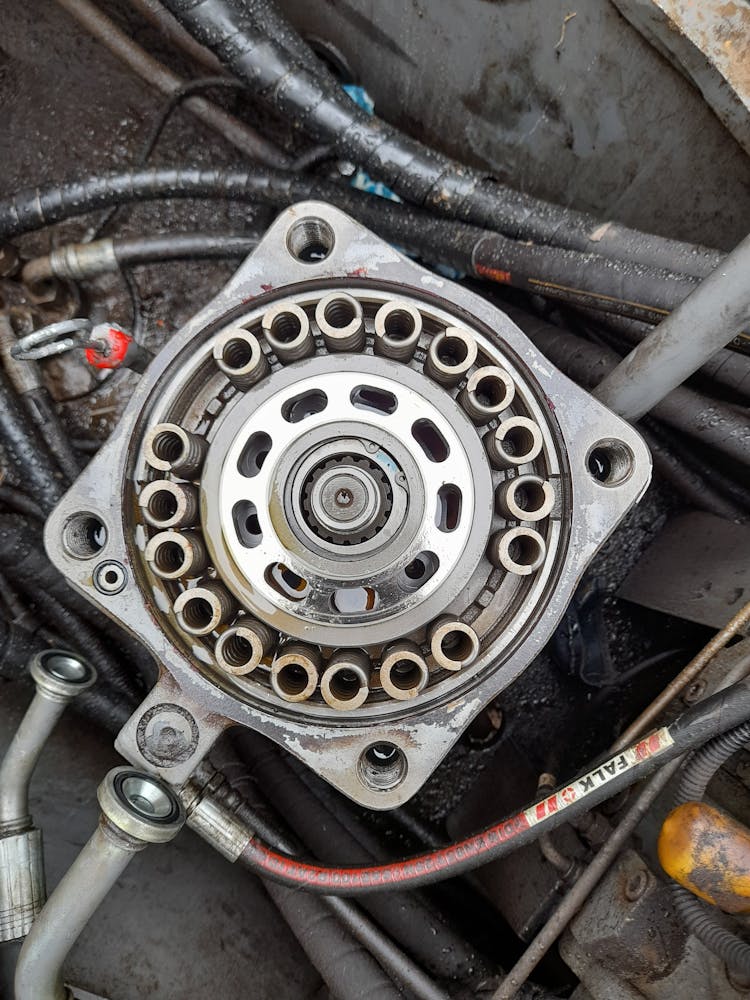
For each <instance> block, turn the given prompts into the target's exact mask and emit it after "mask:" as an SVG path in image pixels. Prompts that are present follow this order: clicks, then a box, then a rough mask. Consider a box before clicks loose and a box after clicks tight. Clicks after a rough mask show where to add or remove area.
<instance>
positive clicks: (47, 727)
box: [0, 691, 65, 829]
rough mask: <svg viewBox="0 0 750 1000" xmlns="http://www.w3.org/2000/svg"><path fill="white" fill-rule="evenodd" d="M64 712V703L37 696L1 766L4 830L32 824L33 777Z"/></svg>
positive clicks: (1, 822) (0, 810) (0, 812)
mask: <svg viewBox="0 0 750 1000" xmlns="http://www.w3.org/2000/svg"><path fill="white" fill-rule="evenodd" d="M64 711H65V702H64V701H50V699H49V698H47V696H46V695H45V694H43V693H42V692H41V691H37V693H36V694H35V695H34V699H33V701H32V702H31V704H30V705H29V707H28V708H27V710H26V714H25V715H24V717H23V719H22V720H21V724H20V725H19V727H18V729H17V730H16V734H15V736H14V737H13V740H12V742H11V744H10V746H9V747H8V751H7V753H6V754H5V757H3V762H2V764H0V829H7V828H8V827H9V826H16V827H19V828H20V827H22V826H25V825H26V824H27V823H28V822H29V821H30V818H29V784H30V782H31V775H32V773H33V771H34V768H35V767H36V764H37V761H38V760H39V757H40V755H41V753H42V750H43V749H44V745H45V743H46V742H47V740H48V739H49V736H50V734H51V732H52V730H53V729H54V728H55V725H56V724H57V720H58V719H59V718H60V716H61V715H62V713H63V712H64Z"/></svg>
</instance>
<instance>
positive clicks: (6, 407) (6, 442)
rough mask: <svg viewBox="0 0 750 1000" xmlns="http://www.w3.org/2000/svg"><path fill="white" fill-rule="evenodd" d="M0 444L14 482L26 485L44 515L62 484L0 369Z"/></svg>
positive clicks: (57, 497)
mask: <svg viewBox="0 0 750 1000" xmlns="http://www.w3.org/2000/svg"><path fill="white" fill-rule="evenodd" d="M0 445H2V448H3V451H4V452H5V457H6V459H7V462H8V464H9V465H11V466H12V467H13V468H14V471H15V474H16V478H17V479H18V481H19V482H22V483H24V484H25V485H26V484H28V489H27V492H28V493H29V495H30V497H31V499H32V500H33V501H34V502H35V503H36V504H37V505H38V506H39V507H40V508H41V510H42V511H43V512H44V513H45V514H48V513H49V512H50V511H51V510H52V508H53V507H54V506H55V504H56V503H57V501H58V500H59V499H60V497H61V496H62V494H63V490H64V485H63V482H62V480H61V479H58V478H56V476H55V474H54V472H53V468H54V461H53V459H52V456H51V455H50V452H49V449H48V448H47V445H46V444H45V442H44V441H43V440H42V437H41V435H40V434H39V432H38V430H37V428H36V427H34V425H33V424H32V423H31V420H30V419H29V416H28V414H27V413H25V412H24V410H23V408H22V406H21V403H20V401H19V399H18V396H17V395H16V392H15V390H14V389H13V386H12V385H11V384H10V382H9V380H8V377H7V375H6V374H5V372H4V371H2V370H1V369H0Z"/></svg>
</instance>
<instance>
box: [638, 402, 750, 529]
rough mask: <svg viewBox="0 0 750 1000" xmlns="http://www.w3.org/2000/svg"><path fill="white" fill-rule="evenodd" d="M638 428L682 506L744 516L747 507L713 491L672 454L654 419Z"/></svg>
mask: <svg viewBox="0 0 750 1000" xmlns="http://www.w3.org/2000/svg"><path fill="white" fill-rule="evenodd" d="M638 430H639V431H640V433H641V434H642V435H643V439H644V441H645V442H646V444H647V445H648V450H649V451H650V452H651V458H652V459H653V462H654V470H655V471H656V473H657V475H658V476H661V478H662V479H665V480H666V481H667V482H668V483H669V484H670V485H671V486H672V488H673V489H674V491H675V493H676V494H677V495H678V496H679V497H680V500H681V501H682V502H683V504H684V505H685V506H686V507H691V506H692V507H695V508H697V509H698V510H705V511H708V513H710V514H715V515H716V516H717V517H722V518H725V519H726V520H729V521H742V520H746V519H747V517H748V510H747V509H746V508H745V507H744V506H743V507H740V506H738V505H736V504H735V503H733V502H732V501H731V500H729V499H727V498H726V497H723V496H722V495H721V494H720V493H717V492H716V490H714V489H713V488H712V487H711V486H709V485H708V482H707V480H706V479H705V478H704V477H703V476H701V475H699V474H698V473H697V472H695V470H694V469H692V468H690V467H689V466H688V465H687V464H686V463H685V461H684V458H683V456H682V455H677V454H675V452H674V450H673V449H672V448H671V447H670V445H669V443H668V442H667V441H666V440H665V439H664V437H663V431H664V427H663V426H662V424H660V423H658V422H657V421H655V420H648V421H646V420H644V421H641V422H640V423H639V425H638Z"/></svg>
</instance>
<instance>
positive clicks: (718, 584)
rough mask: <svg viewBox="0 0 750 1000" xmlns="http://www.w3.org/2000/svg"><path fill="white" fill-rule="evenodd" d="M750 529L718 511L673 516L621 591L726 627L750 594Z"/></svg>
mask: <svg viewBox="0 0 750 1000" xmlns="http://www.w3.org/2000/svg"><path fill="white" fill-rule="evenodd" d="M749 551H750V528H748V526H747V525H744V524H735V523H734V522H733V521H724V520H722V519H721V518H719V517H715V516H714V515H713V514H705V513H698V512H694V513H690V514H683V515H681V516H679V517H675V518H673V519H671V520H670V521H669V522H668V523H667V525H666V526H665V527H664V529H663V530H662V531H661V533H660V534H659V535H658V536H657V537H656V539H655V541H654V542H653V543H652V544H651V545H650V547H649V548H648V549H647V550H646V551H645V553H644V554H643V555H642V557H641V559H640V560H639V561H638V563H636V565H635V567H634V568H633V570H632V571H631V572H630V574H629V575H628V577H627V578H626V579H625V581H624V583H623V584H622V586H621V587H620V590H619V591H618V595H619V596H620V597H624V598H625V599H626V600H628V601H634V602H635V603H636V604H640V605H642V606H644V607H647V608H653V609H654V610H655V611H663V612H664V613H665V614H669V615H676V616H677V617H679V618H686V619H688V620H689V621H694V622H698V623H700V624H701V625H710V626H711V627H712V628H723V627H724V626H725V625H726V624H727V622H728V621H729V619H730V618H731V617H732V616H733V615H734V614H735V613H736V612H737V611H739V609H740V608H741V607H742V605H743V604H745V603H747V600H748V595H749V594H750V566H748V562H747V553H748V552H749Z"/></svg>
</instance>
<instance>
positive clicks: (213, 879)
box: [0, 683, 320, 1000]
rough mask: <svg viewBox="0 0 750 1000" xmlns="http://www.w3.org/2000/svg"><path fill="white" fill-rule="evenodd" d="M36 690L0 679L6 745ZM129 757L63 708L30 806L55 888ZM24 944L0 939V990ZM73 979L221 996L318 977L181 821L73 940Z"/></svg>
mask: <svg viewBox="0 0 750 1000" xmlns="http://www.w3.org/2000/svg"><path fill="white" fill-rule="evenodd" d="M29 698H30V690H29V688H28V687H24V686H19V685H17V684H5V683H3V684H1V685H0V753H1V752H2V751H3V750H4V749H5V747H6V746H7V744H8V741H9V740H10V737H11V735H12V733H13V731H14V729H15V727H16V726H17V725H18V722H19V720H20V718H21V715H22V713H23V710H24V709H25V707H26V705H27V703H28V701H29ZM121 763H122V759H121V758H120V757H118V755H117V754H116V753H115V752H114V751H113V750H112V748H111V738H110V737H109V735H108V734H105V733H103V732H101V731H99V730H97V729H96V728H94V727H93V726H92V725H91V724H90V723H88V722H82V720H81V718H80V716H76V715H74V714H72V713H70V714H68V715H66V716H64V717H63V720H62V721H61V722H60V724H59V726H58V728H57V729H56V731H55V733H54V734H53V735H52V737H51V739H50V742H49V745H48V747H47V749H46V751H45V753H44V754H43V756H42V758H41V761H40V763H39V766H38V768H37V771H36V774H35V776H34V783H33V785H32V801H31V806H32V810H33V813H34V816H35V818H36V819H37V821H38V824H39V826H40V828H41V829H42V830H43V832H44V848H45V861H46V868H47V881H48V888H49V890H50V891H51V890H52V889H53V888H54V887H55V885H57V883H58V882H59V880H60V878H61V877H62V875H63V874H64V873H65V872H66V871H67V869H68V867H69V866H70V863H71V862H72V861H73V859H74V858H75V856H76V855H77V854H78V852H79V850H80V849H81V847H82V846H83V844H84V843H85V842H86V840H87V839H88V837H89V836H90V835H91V833H92V831H93V830H94V828H95V826H96V823H97V818H98V815H99V807H98V805H97V801H96V789H97V786H98V785H99V783H100V781H101V779H102V777H103V776H104V774H105V772H106V771H107V769H108V768H110V767H113V766H115V765H116V764H121ZM16 955H17V947H11V946H3V947H2V948H0V996H2V997H3V998H10V997H11V996H12V987H11V985H10V984H11V983H12V973H13V963H14V959H15V956H16ZM66 970H67V974H68V976H69V978H70V981H71V982H73V983H75V984H76V985H77V986H78V985H80V986H81V987H84V988H86V989H88V990H90V991H91V992H92V993H93V994H95V995H97V996H103V997H107V998H108V1000H133V998H135V997H154V998H158V1000H185V998H186V997H188V996H192V995H195V996H205V997H209V996H216V997H221V998H222V1000H245V998H246V997H247V996H248V983H252V984H253V985H254V989H256V990H257V995H258V996H259V997H277V998H279V1000H306V998H312V997H313V996H317V992H318V989H319V987H320V979H319V977H318V976H317V974H316V973H315V972H314V971H313V969H312V968H311V967H310V966H309V964H308V963H307V960H306V958H305V956H304V954H303V952H302V951H301V949H300V947H299V945H298V944H297V942H296V940H295V939H294V937H293V936H292V934H291V932H290V931H289V929H288V928H287V926H286V924H285V923H284V921H283V920H282V919H281V918H280V917H279V915H278V913H277V911H276V909H275V907H274V906H273V905H272V904H271V903H270V901H269V900H268V897H267V896H266V894H265V893H264V892H263V890H262V889H261V888H260V884H259V883H258V881H257V880H256V879H254V878H253V877H251V876H249V875H246V874H245V873H243V872H240V871H238V870H237V869H236V868H233V867H231V866H230V865H229V864H228V863H227V862H226V861H225V860H224V859H223V858H222V857H220V856H219V855H218V854H217V853H216V852H215V851H212V850H211V849H210V848H209V847H208V846H207V845H206V844H204V843H203V842H202V841H201V840H200V839H199V838H198V837H196V836H195V835H194V834H193V833H191V832H190V831H188V830H183V831H182V833H180V835H179V836H178V838H177V839H176V840H175V841H174V842H173V843H172V844H170V845H169V846H168V847H164V848H162V847H155V848H153V850H152V849H150V848H149V849H148V850H145V851H143V852H142V853H141V854H139V855H138V856H137V857H136V858H135V859H134V860H133V862H132V864H131V865H130V867H129V868H128V871H127V872H126V874H125V875H124V876H123V878H122V879H121V880H120V881H119V882H118V884H117V885H116V886H115V888H114V889H113V890H112V893H111V894H110V896H109V897H108V898H107V900H106V901H105V902H104V903H103V904H102V906H101V908H100V910H99V911H98V913H97V916H96V919H95V920H94V921H93V922H92V923H91V924H90V925H89V926H88V928H87V929H86V931H85V932H84V934H83V935H82V937H81V938H80V940H79V941H78V943H77V944H76V946H75V948H74V949H73V951H72V952H71V955H70V958H69V960H68V964H67V967H66Z"/></svg>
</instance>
